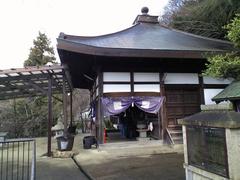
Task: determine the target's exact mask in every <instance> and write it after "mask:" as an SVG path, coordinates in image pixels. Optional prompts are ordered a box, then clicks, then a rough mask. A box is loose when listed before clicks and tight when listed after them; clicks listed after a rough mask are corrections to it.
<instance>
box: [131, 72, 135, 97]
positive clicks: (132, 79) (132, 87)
mask: <svg viewBox="0 0 240 180" xmlns="http://www.w3.org/2000/svg"><path fill="white" fill-rule="evenodd" d="M130 86H131V96H134V74H133V71H131V72H130Z"/></svg>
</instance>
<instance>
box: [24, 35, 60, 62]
mask: <svg viewBox="0 0 240 180" xmlns="http://www.w3.org/2000/svg"><path fill="white" fill-rule="evenodd" d="M48 62H51V63H53V64H54V63H56V58H55V56H54V49H53V47H52V46H51V41H50V40H49V39H48V37H47V35H46V34H44V33H41V32H40V31H39V32H38V37H37V38H36V39H35V40H33V47H32V48H31V49H30V53H29V56H28V59H27V60H26V61H25V62H24V66H42V65H45V64H47V63H48Z"/></svg>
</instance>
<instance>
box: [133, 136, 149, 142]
mask: <svg viewBox="0 0 240 180" xmlns="http://www.w3.org/2000/svg"><path fill="white" fill-rule="evenodd" d="M136 139H137V141H150V138H148V137H137V138H136Z"/></svg>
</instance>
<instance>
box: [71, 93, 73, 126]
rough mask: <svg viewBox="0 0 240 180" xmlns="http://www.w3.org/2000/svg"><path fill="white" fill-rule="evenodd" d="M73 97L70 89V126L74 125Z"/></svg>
mask: <svg viewBox="0 0 240 180" xmlns="http://www.w3.org/2000/svg"><path fill="white" fill-rule="evenodd" d="M72 103H73V97H72V91H70V127H72V125H73V109H72Z"/></svg>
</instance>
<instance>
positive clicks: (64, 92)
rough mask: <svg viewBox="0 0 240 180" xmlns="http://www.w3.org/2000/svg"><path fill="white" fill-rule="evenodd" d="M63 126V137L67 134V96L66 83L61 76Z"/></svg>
mask: <svg viewBox="0 0 240 180" xmlns="http://www.w3.org/2000/svg"><path fill="white" fill-rule="evenodd" d="M63 124H64V135H66V134H67V124H68V123H67V94H66V81H65V77H64V76H63Z"/></svg>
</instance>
